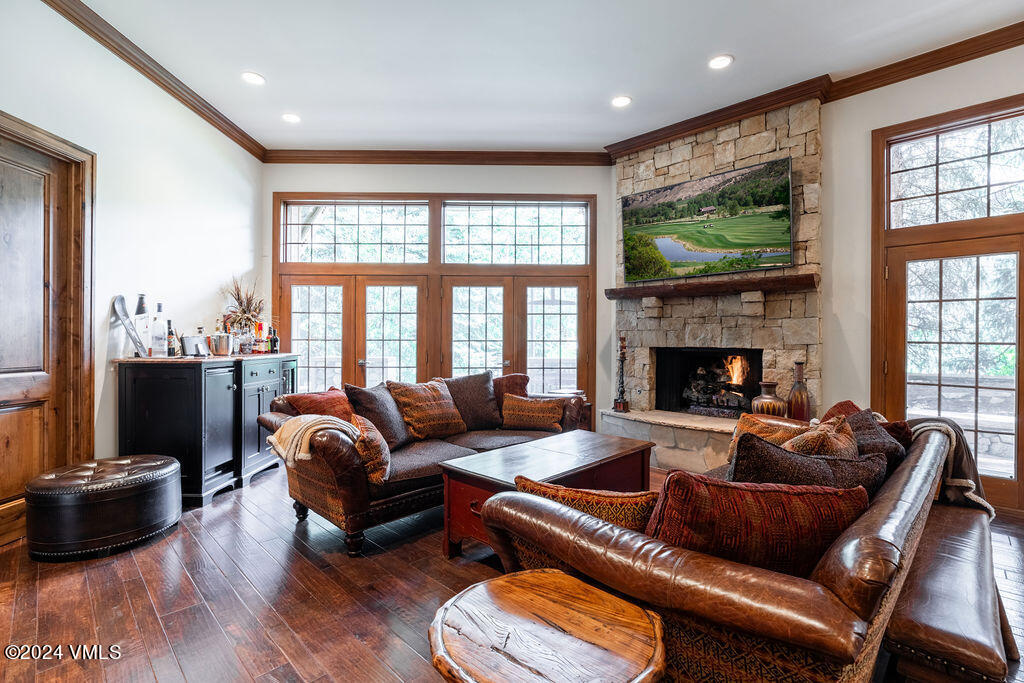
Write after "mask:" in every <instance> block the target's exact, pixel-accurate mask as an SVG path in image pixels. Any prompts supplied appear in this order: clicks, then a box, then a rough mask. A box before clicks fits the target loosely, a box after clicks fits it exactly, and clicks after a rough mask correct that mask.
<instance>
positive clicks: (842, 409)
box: [821, 401, 914, 450]
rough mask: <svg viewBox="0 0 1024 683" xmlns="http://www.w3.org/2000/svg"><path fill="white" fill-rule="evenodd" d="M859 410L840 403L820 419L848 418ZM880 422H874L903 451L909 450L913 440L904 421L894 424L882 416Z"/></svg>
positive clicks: (846, 403) (845, 403)
mask: <svg viewBox="0 0 1024 683" xmlns="http://www.w3.org/2000/svg"><path fill="white" fill-rule="evenodd" d="M859 412H860V408H859V407H858V406H857V404H856V403H854V402H853V401H840V402H839V403H837V404H835V405H834V406H832V407H831V408H829V409H828V412H826V413H825V415H824V417H822V418H821V419H822V420H823V421H824V420H828V419H829V418H833V417H836V416H837V415H845V416H846V417H849V416H850V415H853V414H854V413H859ZM878 417H881V419H880V420H876V421H877V422H878V424H879V425H881V427H882V429H884V430H885V431H886V433H887V434H889V436H891V437H892V438H894V439H896V441H898V442H899V444H900V445H901V446H903V448H904V450H906V449H907V448H910V443H911V442H912V441H913V440H914V435H913V434H911V433H910V426H909V425H907V421H906V420H897V421H896V422H889V421H888V420H886V419H885V418H884V417H882V416H878Z"/></svg>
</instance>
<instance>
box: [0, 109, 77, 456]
mask: <svg viewBox="0 0 1024 683" xmlns="http://www.w3.org/2000/svg"><path fill="white" fill-rule="evenodd" d="M0 132H2V133H3V134H4V136H6V137H10V138H12V139H14V140H15V141H16V142H18V143H20V144H23V145H25V146H27V147H31V148H33V149H36V150H38V151H40V152H42V153H44V154H47V155H50V156H53V157H56V158H59V159H62V160H63V161H65V162H67V163H68V165H69V167H70V169H69V170H70V175H69V183H68V194H69V196H68V206H69V207H71V215H70V216H68V217H67V220H68V221H69V225H68V231H69V233H70V236H71V240H70V242H71V244H70V245H68V249H69V251H70V263H68V267H69V271H68V272H69V276H70V280H71V282H70V286H69V287H68V291H67V292H66V293H65V297H66V301H67V309H66V312H67V316H66V319H65V320H64V321H63V325H64V329H65V330H66V331H67V340H66V342H67V343H66V345H65V348H64V349H62V353H61V359H60V362H63V363H66V364H67V368H66V372H67V378H68V382H69V386H70V389H71V391H70V395H69V396H68V401H67V403H68V404H67V406H66V413H65V414H66V418H65V430H66V431H65V433H66V434H68V440H67V441H68V442H67V445H66V447H65V451H64V457H65V462H66V463H67V464H71V463H75V462H81V461H83V460H90V459H92V458H93V457H94V454H93V450H94V447H95V417H94V413H93V406H94V392H95V360H94V357H93V353H94V349H93V207H94V205H95V202H96V190H95V188H96V155H95V154H93V153H92V152H90V151H89V150H87V149H84V148H82V147H79V146H78V145H75V144H73V143H71V142H69V141H67V140H65V139H63V138H60V137H58V136H56V135H53V134H52V133H49V132H47V131H45V130H43V129H42V128H38V127H36V126H33V125H32V124H30V123H27V122H25V121H22V120H21V119H18V118H16V117H14V116H11V115H9V114H6V113H4V112H2V111H0Z"/></svg>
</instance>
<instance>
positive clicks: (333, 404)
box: [286, 387, 355, 422]
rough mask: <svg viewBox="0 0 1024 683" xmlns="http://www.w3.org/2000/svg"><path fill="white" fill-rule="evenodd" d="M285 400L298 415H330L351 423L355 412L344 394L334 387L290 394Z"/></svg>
mask: <svg viewBox="0 0 1024 683" xmlns="http://www.w3.org/2000/svg"><path fill="white" fill-rule="evenodd" d="M286 400H287V401H288V403H290V404H291V406H292V408H295V410H297V411H298V412H299V414H300V415H332V416H334V417H336V418H338V419H339V420H345V422H352V415H353V414H354V412H355V411H354V410H352V404H351V403H349V400H348V396H346V395H345V392H344V391H342V390H341V389H335V388H334V387H331V388H330V389H328V390H327V391H319V392H314V393H310V394H291V395H289V396H287V397H286Z"/></svg>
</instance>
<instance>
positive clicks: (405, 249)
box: [282, 200, 429, 263]
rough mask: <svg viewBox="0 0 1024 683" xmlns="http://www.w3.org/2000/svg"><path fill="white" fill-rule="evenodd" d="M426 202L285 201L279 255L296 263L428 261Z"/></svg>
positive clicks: (287, 260)
mask: <svg viewBox="0 0 1024 683" xmlns="http://www.w3.org/2000/svg"><path fill="white" fill-rule="evenodd" d="M428 213H429V212H428V207H427V203H426V202H394V201H391V202H385V201H362V200H360V201H355V200H353V201H335V202H325V203H288V204H287V206H286V209H285V212H284V226H283V235H284V236H283V246H284V249H283V252H282V253H283V260H284V261H286V262H299V263H426V262H427V255H428V254H427V249H428V241H429V230H428V225H427V220H428Z"/></svg>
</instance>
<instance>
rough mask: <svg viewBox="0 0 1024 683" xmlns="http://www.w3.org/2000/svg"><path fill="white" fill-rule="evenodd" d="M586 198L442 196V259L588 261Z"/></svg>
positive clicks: (522, 262) (519, 262)
mask: <svg viewBox="0 0 1024 683" xmlns="http://www.w3.org/2000/svg"><path fill="white" fill-rule="evenodd" d="M587 210H588V204H587V203H586V202H487V201H480V202H445V203H444V262H445V263H495V264H509V265H513V264H514V265H525V264H528V265H536V264H542V265H583V264H586V263H587V242H588V239H587V238H588V233H589V224H590V221H589V217H588V215H587Z"/></svg>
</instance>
